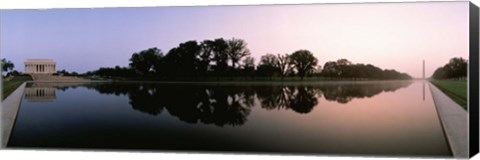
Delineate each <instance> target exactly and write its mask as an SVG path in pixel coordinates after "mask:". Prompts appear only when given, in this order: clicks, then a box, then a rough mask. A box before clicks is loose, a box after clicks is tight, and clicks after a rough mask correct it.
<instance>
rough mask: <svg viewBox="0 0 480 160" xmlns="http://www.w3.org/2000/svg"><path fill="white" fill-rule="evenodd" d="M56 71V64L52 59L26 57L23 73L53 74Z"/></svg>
mask: <svg viewBox="0 0 480 160" xmlns="http://www.w3.org/2000/svg"><path fill="white" fill-rule="evenodd" d="M55 72H57V70H56V64H55V62H54V61H53V60H52V59H27V61H26V62H25V73H27V74H53V73H55Z"/></svg>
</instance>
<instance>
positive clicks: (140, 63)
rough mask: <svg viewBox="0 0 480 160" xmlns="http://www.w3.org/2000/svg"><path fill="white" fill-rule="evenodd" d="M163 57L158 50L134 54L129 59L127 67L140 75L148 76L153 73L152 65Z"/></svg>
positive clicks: (153, 49) (151, 49)
mask: <svg viewBox="0 0 480 160" xmlns="http://www.w3.org/2000/svg"><path fill="white" fill-rule="evenodd" d="M162 57H163V53H162V51H161V50H160V49H157V48H150V49H147V50H143V51H140V52H138V53H134V54H133V55H132V57H131V58H130V64H129V66H130V67H131V68H132V69H134V70H135V71H136V72H137V73H139V74H140V75H143V76H145V75H150V74H151V73H153V72H154V71H155V70H154V65H155V64H156V63H157V62H158V61H159V60H160V59H161V58H162Z"/></svg>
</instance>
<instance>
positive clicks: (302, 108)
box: [257, 86, 320, 113]
mask: <svg viewBox="0 0 480 160" xmlns="http://www.w3.org/2000/svg"><path fill="white" fill-rule="evenodd" d="M257 95H258V99H259V100H260V103H261V104H262V108H265V109H269V110H271V109H281V108H285V109H292V110H293V111H295V112H297V113H309V112H310V111H311V110H312V109H313V107H315V105H317V103H318V102H317V98H318V97H319V96H320V95H317V94H316V90H315V89H314V88H313V87H311V86H266V87H261V88H260V89H259V90H258V91H257Z"/></svg>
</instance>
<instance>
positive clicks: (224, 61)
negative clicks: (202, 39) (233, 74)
mask: <svg viewBox="0 0 480 160" xmlns="http://www.w3.org/2000/svg"><path fill="white" fill-rule="evenodd" d="M227 50H228V44H227V41H225V40H224V39H223V38H217V39H215V40H214V41H213V61H214V62H215V66H214V72H215V73H216V74H217V75H224V74H225V73H226V71H227V69H228V54H227Z"/></svg>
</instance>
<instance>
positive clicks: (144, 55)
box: [86, 38, 411, 80]
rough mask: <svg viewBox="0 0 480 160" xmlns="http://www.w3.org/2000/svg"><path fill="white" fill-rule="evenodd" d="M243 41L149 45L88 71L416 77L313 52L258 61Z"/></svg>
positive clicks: (110, 73)
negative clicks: (322, 58)
mask: <svg viewBox="0 0 480 160" xmlns="http://www.w3.org/2000/svg"><path fill="white" fill-rule="evenodd" d="M255 61H256V60H255V58H253V57H251V53H250V50H249V49H248V48H247V43H246V42H245V41H244V40H242V39H237V38H232V39H224V38H217V39H214V40H204V41H201V42H197V41H195V40H190V41H187V42H183V43H180V44H179V45H178V46H177V47H174V48H172V49H170V50H169V51H168V52H167V53H164V52H163V51H162V50H160V49H158V48H155V47H154V48H149V49H146V50H142V51H140V52H136V53H133V54H132V56H131V57H130V59H129V62H130V63H129V66H128V67H120V66H115V67H104V68H100V69H98V70H96V71H92V72H87V73H86V75H98V76H103V77H141V78H166V79H168V78H195V77H270V78H273V77H279V78H281V79H282V80H283V79H284V77H299V78H300V79H302V80H303V79H304V77H308V76H319V77H329V78H349V79H411V77H410V76H409V75H408V74H406V73H400V72H398V71H395V70H382V69H380V68H378V67H376V66H373V65H371V64H354V63H352V62H350V61H348V60H347V59H339V60H337V61H330V62H327V63H325V65H324V68H323V69H322V67H321V66H320V65H317V63H318V59H317V58H316V57H315V56H314V55H313V53H312V52H310V51H309V50H304V49H302V50H297V51H295V52H293V53H291V54H288V53H286V54H271V53H267V54H265V55H263V56H261V57H260V60H259V63H258V65H256V64H255Z"/></svg>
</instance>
